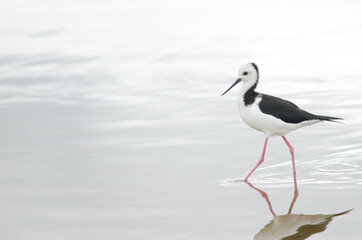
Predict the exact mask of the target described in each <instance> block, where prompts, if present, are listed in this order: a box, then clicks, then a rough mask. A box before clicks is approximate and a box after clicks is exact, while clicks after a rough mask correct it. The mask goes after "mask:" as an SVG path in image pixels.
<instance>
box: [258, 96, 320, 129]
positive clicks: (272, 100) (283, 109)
mask: <svg viewBox="0 0 362 240" xmlns="http://www.w3.org/2000/svg"><path fill="white" fill-rule="evenodd" d="M259 108H260V110H261V111H262V112H263V113H265V114H270V115H272V116H274V117H276V118H279V119H281V120H283V121H284V122H287V123H301V122H304V121H308V120H317V119H319V118H318V116H316V115H314V114H311V113H309V112H306V111H304V110H302V109H300V108H299V107H298V106H297V105H295V104H294V103H292V102H289V101H287V100H284V99H281V98H277V97H273V96H270V95H266V94H262V100H261V102H260V103H259ZM320 120H322V119H320ZM323 120H327V119H323Z"/></svg>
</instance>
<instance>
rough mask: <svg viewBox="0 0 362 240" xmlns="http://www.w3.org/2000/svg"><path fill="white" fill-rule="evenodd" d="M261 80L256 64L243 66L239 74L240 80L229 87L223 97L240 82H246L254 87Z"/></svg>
mask: <svg viewBox="0 0 362 240" xmlns="http://www.w3.org/2000/svg"><path fill="white" fill-rule="evenodd" d="M258 80H259V70H258V67H257V66H256V64H255V63H248V64H245V65H242V66H241V67H240V68H239V72H238V79H236V81H235V82H234V83H233V84H232V85H231V87H229V89H228V90H226V91H225V92H224V93H223V94H222V95H224V94H225V93H227V92H228V91H229V90H230V89H232V88H233V87H234V86H235V85H237V84H238V83H239V82H245V83H248V84H250V85H254V84H256V83H257V82H258Z"/></svg>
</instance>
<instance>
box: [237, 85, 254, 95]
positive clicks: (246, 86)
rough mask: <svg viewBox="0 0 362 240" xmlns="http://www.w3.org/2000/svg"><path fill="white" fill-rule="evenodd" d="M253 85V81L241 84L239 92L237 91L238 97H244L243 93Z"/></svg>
mask: <svg viewBox="0 0 362 240" xmlns="http://www.w3.org/2000/svg"><path fill="white" fill-rule="evenodd" d="M254 84H255V81H247V82H243V84H242V85H241V88H240V91H239V95H241V96H244V95H245V93H246V92H247V91H248V90H249V89H250V88H251V87H252V86H253V85H254Z"/></svg>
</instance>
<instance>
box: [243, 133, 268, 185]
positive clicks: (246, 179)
mask: <svg viewBox="0 0 362 240" xmlns="http://www.w3.org/2000/svg"><path fill="white" fill-rule="evenodd" d="M267 143H268V138H265V143H264V149H263V153H262V154H261V158H260V160H259V162H258V163H257V164H256V165H255V167H254V168H253V170H251V172H250V173H249V174H248V176H246V178H245V179H244V181H245V182H246V181H248V177H250V175H251V174H252V173H253V172H254V171H255V169H257V167H259V165H260V164H261V163H262V162H263V161H264V156H265V150H266V144H267Z"/></svg>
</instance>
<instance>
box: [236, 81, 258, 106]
mask: <svg viewBox="0 0 362 240" xmlns="http://www.w3.org/2000/svg"><path fill="white" fill-rule="evenodd" d="M257 85H258V81H256V82H244V83H243V85H242V87H241V89H240V92H239V95H240V97H242V99H243V101H244V105H245V106H248V105H251V104H253V103H254V101H255V98H256V97H257V96H258V93H257V92H255V89H256V86H257Z"/></svg>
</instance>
